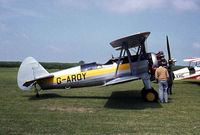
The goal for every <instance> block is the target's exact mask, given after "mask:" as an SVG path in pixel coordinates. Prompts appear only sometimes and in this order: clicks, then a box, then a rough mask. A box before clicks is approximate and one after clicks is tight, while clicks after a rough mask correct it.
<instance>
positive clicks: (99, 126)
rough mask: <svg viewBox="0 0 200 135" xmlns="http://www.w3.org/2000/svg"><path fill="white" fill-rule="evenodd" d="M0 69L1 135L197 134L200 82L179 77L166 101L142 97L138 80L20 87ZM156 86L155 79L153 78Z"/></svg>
mask: <svg viewBox="0 0 200 135" xmlns="http://www.w3.org/2000/svg"><path fill="white" fill-rule="evenodd" d="M16 76H17V68H7V69H6V68H0V80H1V81H0V135H8V134H28V135H31V134H37V135H38V134H52V135H54V134H59V135H61V134H77V135H81V134H83V135H87V134H89V135H90V134H95V135H101V134H117V135H127V134H128V135H129V134H137V135H140V134H141V135H143V134H145V135H148V134H149V135H152V134H153V135H157V134H159V135H160V134H170V135H172V134H189V135H190V134H192V135H193V134H194V135H195V134H196V135H198V134H200V82H197V81H189V82H184V81H177V82H175V85H174V91H173V95H172V96H170V103H168V104H160V103H147V102H143V101H142V98H141V95H140V89H141V88H142V87H143V85H142V83H141V81H135V82H130V83H125V84H121V85H115V86H109V87H90V88H79V89H70V90H53V91H46V92H41V97H40V98H39V99H37V98H35V94H34V92H23V91H20V90H19V89H18V87H17V84H16ZM153 86H154V88H157V84H155V83H153Z"/></svg>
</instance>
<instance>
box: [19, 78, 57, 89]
mask: <svg viewBox="0 0 200 135" xmlns="http://www.w3.org/2000/svg"><path fill="white" fill-rule="evenodd" d="M52 77H54V75H47V76H43V77H40V78H36V79H34V80H30V81H27V82H25V83H24V84H23V86H26V87H29V86H30V85H31V84H33V83H34V82H35V81H37V80H41V79H47V78H52Z"/></svg>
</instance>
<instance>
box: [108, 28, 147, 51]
mask: <svg viewBox="0 0 200 135" xmlns="http://www.w3.org/2000/svg"><path fill="white" fill-rule="evenodd" d="M149 34H150V32H142V33H137V34H134V35H131V36H127V37H124V38H120V39H117V40H114V41H112V42H111V43H110V44H111V46H112V47H113V48H115V49H117V50H118V49H120V48H121V47H122V46H123V45H128V49H129V48H133V47H137V46H141V45H143V43H144V42H145V40H146V39H147V38H148V36H149Z"/></svg>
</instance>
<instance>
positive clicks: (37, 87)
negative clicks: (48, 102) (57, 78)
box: [33, 82, 41, 98]
mask: <svg viewBox="0 0 200 135" xmlns="http://www.w3.org/2000/svg"><path fill="white" fill-rule="evenodd" d="M33 86H34V89H35V93H36V95H35V97H36V98H39V97H40V94H39V91H40V90H41V88H40V86H39V85H38V84H37V83H36V82H35V83H34V84H33Z"/></svg>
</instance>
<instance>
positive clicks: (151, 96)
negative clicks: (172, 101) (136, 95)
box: [142, 89, 158, 102]
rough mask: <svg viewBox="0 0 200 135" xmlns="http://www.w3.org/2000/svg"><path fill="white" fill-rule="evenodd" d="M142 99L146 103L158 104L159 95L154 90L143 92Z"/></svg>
mask: <svg viewBox="0 0 200 135" xmlns="http://www.w3.org/2000/svg"><path fill="white" fill-rule="evenodd" d="M142 97H143V99H144V101H146V102H157V101H158V93H157V92H156V91H155V90H154V89H148V90H145V89H143V90H142Z"/></svg>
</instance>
